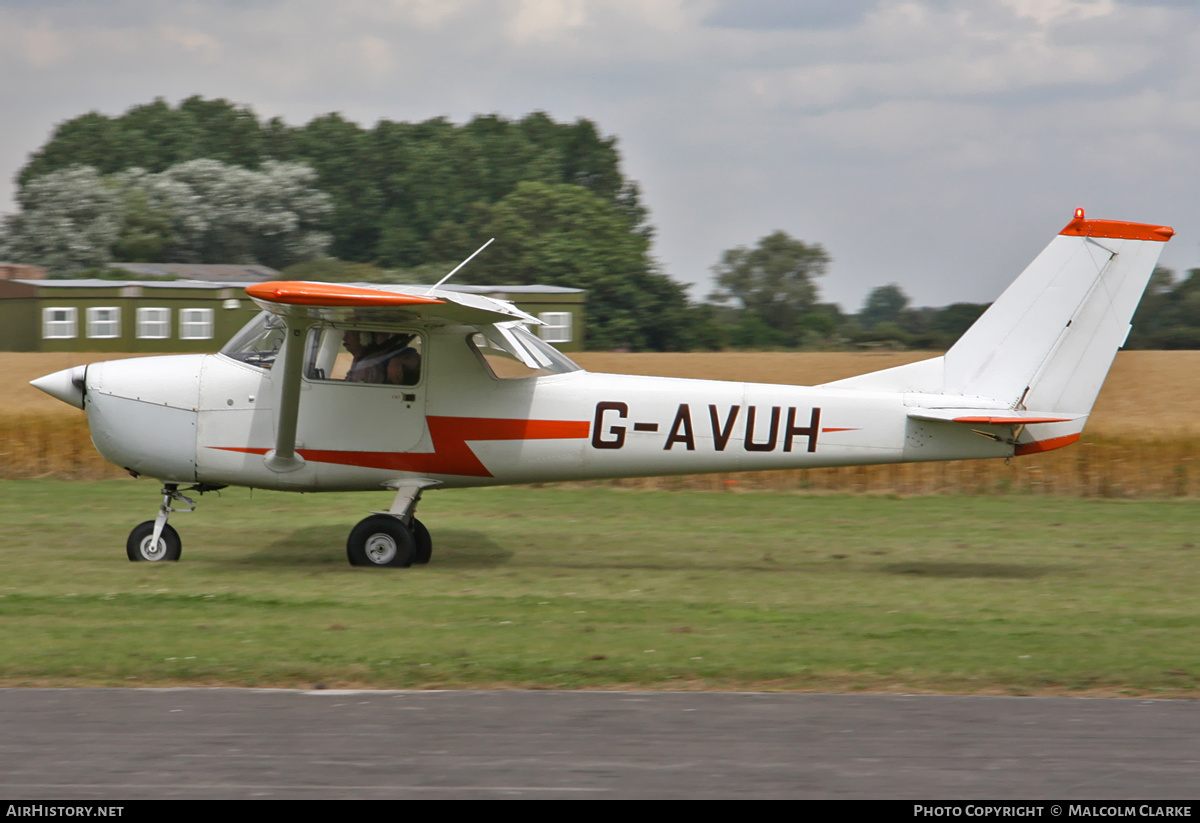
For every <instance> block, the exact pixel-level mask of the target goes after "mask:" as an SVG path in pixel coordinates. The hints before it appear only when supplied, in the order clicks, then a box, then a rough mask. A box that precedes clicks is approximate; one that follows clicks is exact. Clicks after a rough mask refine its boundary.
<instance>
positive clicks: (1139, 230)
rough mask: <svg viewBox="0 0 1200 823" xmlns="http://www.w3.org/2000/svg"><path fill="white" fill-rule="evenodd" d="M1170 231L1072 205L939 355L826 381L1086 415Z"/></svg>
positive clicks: (1171, 232)
mask: <svg viewBox="0 0 1200 823" xmlns="http://www.w3.org/2000/svg"><path fill="white" fill-rule="evenodd" d="M1174 233H1175V232H1174V230H1172V229H1170V228H1168V227H1166V226H1154V225H1147V224H1142V223H1121V222H1117V221H1113V220H1087V219H1085V218H1084V215H1083V209H1078V210H1077V211H1076V212H1075V219H1074V220H1072V221H1071V222H1070V223H1068V224H1067V227H1066V228H1064V229H1063V230H1062V231H1061V232H1060V233H1059V234H1058V236H1056V237H1055V238H1054V239H1053V240H1052V241H1050V245H1048V246H1047V247H1046V248H1045V250H1043V251H1042V253H1041V254H1039V255H1038V256H1037V258H1036V259H1034V261H1033V262H1032V263H1030V264H1029V266H1028V267H1027V268H1026V269H1025V271H1024V272H1022V273H1021V275H1020V277H1018V278H1017V279H1016V280H1015V281H1013V283H1012V285H1010V286H1009V287H1008V288H1007V289H1006V290H1005V291H1004V293H1003V294H1002V295H1000V297H999V298H998V299H997V300H996V302H995V303H993V304H992V305H991V307H989V308H988V310H987V311H986V312H984V314H983V316H982V317H980V318H979V320H977V321H976V322H975V324H974V325H973V326H971V328H969V329H968V330H967V332H966V333H965V334H964V335H963V336H962V337H961V338H960V339H959V341H958V342H957V343H955V344H954V346H953V347H952V348H951V349H950V351H948V352H946V354H945V356H944V357H942V358H937V359H936V360H935V361H925V364H921V367H920V368H918V369H913V366H916V365H917V364H913V366H908V367H903V366H902V367H900V369H889V370H885V371H882V372H876V373H874V374H866V375H861V376H859V377H853V378H850V379H849V380H841V381H838V382H837V383H832V384H828V385H834V386H838V387H842V388H855V389H875V390H883V391H889V390H890V391H896V390H900V391H906V392H921V393H929V394H941V395H959V396H966V397H973V398H991V399H993V400H995V401H997V403H998V404H999V405H1001V406H1003V407H1006V408H1011V409H1037V410H1040V411H1047V412H1049V411H1057V412H1064V413H1073V414H1087V413H1088V412H1089V411H1091V408H1092V404H1093V403H1094V402H1095V400H1096V395H1098V394H1099V393H1100V386H1101V385H1102V384H1103V382H1104V378H1105V376H1106V375H1107V374H1108V369H1109V367H1110V366H1111V365H1112V361H1113V358H1114V357H1115V356H1116V353H1117V350H1118V349H1119V348H1120V347H1121V346H1122V345H1123V344H1124V342H1125V338H1126V337H1127V336H1128V334H1129V328H1130V321H1131V320H1132V319H1133V313H1134V311H1135V310H1136V309H1137V305H1138V303H1139V302H1140V301H1141V299H1142V293H1143V292H1144V291H1145V289H1146V284H1147V283H1148V282H1149V280H1150V275H1151V273H1152V272H1153V271H1154V266H1155V263H1157V262H1158V256H1159V253H1160V252H1161V251H1162V248H1163V243H1165V242H1166V241H1167V240H1169V239H1170V238H1171V236H1172V235H1173V234H1174ZM926 364H933V365H926ZM901 370H906V371H903V372H901ZM893 372H895V374H893Z"/></svg>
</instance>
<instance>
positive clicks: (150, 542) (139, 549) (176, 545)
mask: <svg viewBox="0 0 1200 823" xmlns="http://www.w3.org/2000/svg"><path fill="white" fill-rule="evenodd" d="M154 525H155V524H154V521H153V520H147V521H146V522H145V523H139V524H138V525H136V526H134V528H133V531H131V532H130V533H129V539H128V540H126V541H125V553H126V554H127V555H129V559H130V560H132V561H134V562H135V563H136V562H138V561H142V560H145V561H148V562H150V563H156V562H158V561H160V560H178V559H179V555H180V554H182V553H183V541H181V540H180V539H179V532H177V531H175V527H174V526H169V525H167V524H165V523H164V524H163V527H162V530H161V533H160V534H159V535H158V539H157V540H155V538H154Z"/></svg>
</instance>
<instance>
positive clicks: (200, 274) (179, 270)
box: [108, 263, 279, 283]
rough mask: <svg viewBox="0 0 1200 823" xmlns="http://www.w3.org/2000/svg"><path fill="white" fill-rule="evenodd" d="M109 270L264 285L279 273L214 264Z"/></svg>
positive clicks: (132, 265)
mask: <svg viewBox="0 0 1200 823" xmlns="http://www.w3.org/2000/svg"><path fill="white" fill-rule="evenodd" d="M108 268H110V269H123V270H125V271H127V272H130V273H131V274H135V275H141V276H142V277H178V278H182V279H184V280H205V281H212V282H222V283H264V282H266V281H267V280H278V279H279V272H278V271H276V270H275V269H273V268H271V267H270V266H259V265H256V264H251V263H247V264H245V265H236V264H235V265H226V264H216V263H110V264H109V265H108Z"/></svg>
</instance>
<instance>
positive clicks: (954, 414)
mask: <svg viewBox="0 0 1200 823" xmlns="http://www.w3.org/2000/svg"><path fill="white" fill-rule="evenodd" d="M908 416H909V417H911V418H912V419H914V420H933V421H936V422H939V423H973V424H975V425H977V426H1028V425H1032V424H1034V423H1070V422H1071V421H1073V420H1079V419H1081V418H1084V417H1087V415H1086V414H1060V413H1058V412H1038V411H1024V410H1021V411H1012V410H1009V409H1004V410H998V409H909V411H908Z"/></svg>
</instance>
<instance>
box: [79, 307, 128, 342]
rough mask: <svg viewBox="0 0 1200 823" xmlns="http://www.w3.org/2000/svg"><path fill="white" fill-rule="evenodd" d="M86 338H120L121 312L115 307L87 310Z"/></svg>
mask: <svg viewBox="0 0 1200 823" xmlns="http://www.w3.org/2000/svg"><path fill="white" fill-rule="evenodd" d="M87 336H88V337H98V338H105V337H120V336H121V310H120V309H119V308H117V307H116V306H93V307H92V308H89V309H88V310H87Z"/></svg>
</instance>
